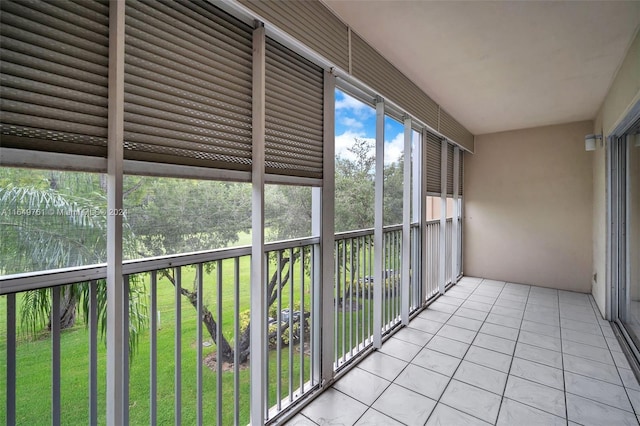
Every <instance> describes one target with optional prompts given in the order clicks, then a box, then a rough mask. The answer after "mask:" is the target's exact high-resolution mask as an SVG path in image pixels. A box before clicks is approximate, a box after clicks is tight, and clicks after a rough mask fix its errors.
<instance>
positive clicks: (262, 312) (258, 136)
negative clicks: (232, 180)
mask: <svg viewBox="0 0 640 426" xmlns="http://www.w3.org/2000/svg"><path fill="white" fill-rule="evenodd" d="M252 115H253V122H252V124H253V135H252V139H253V140H252V144H253V155H252V166H251V184H252V195H251V197H252V198H251V207H252V210H251V232H252V239H251V314H250V316H251V331H250V338H251V342H250V345H251V346H250V347H251V358H250V359H251V373H250V375H251V380H250V381H251V407H250V418H251V424H253V425H261V424H264V422H265V417H266V416H265V414H266V410H267V406H266V404H267V394H266V386H267V383H266V376H265V373H266V369H267V368H268V355H269V354H268V353H267V342H266V336H265V330H266V318H267V313H266V294H265V257H264V157H265V154H264V150H265V145H264V138H265V31H264V25H263V24H262V23H261V22H256V27H255V30H254V31H253V114H252ZM218 408H219V407H218Z"/></svg>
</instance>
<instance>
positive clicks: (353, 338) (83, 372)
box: [0, 236, 396, 425]
mask: <svg viewBox="0 0 640 426" xmlns="http://www.w3.org/2000/svg"><path fill="white" fill-rule="evenodd" d="M245 237H246V236H245ZM241 238H243V237H242V236H241ZM249 261H250V259H249V257H248V256H246V257H243V258H241V259H240V265H239V266H240V267H239V270H240V276H239V283H240V284H239V306H240V312H243V311H247V310H248V309H249V304H250V294H249V279H250V276H249V271H250V264H249ZM233 266H234V265H233V261H232V260H225V261H223V262H222V311H223V314H222V322H221V323H222V331H223V334H224V335H225V336H226V338H227V339H228V340H229V343H231V344H233V340H234V336H233V329H234V318H235V317H234V294H235V289H234V281H235V280H234V275H233V274H234V267H233ZM217 267H218V266H217V265H216V267H215V268H213V270H212V271H210V273H207V274H206V275H205V279H204V303H205V305H206V306H207V307H208V308H209V309H210V310H211V312H212V313H213V314H214V315H215V314H216V310H217V304H218V303H219V301H218V300H217V299H216V297H217V296H216V294H217V282H216V280H217V278H216V277H217V269H216V268H217ZM274 269H275V267H274V264H273V262H272V264H271V265H270V270H271V271H273V270H274ZM299 269H300V268H299V265H298V263H296V267H295V269H294V298H293V301H292V302H293V304H295V306H298V304H299V302H300V292H301V289H300V283H301V279H300V270H299ZM363 272H364V271H363ZM140 278H141V280H142V281H143V282H144V283H145V286H146V290H147V292H148V291H149V289H150V286H149V275H147V274H145V275H141V276H140ZM194 279H195V269H194V268H193V267H183V268H182V286H183V287H185V288H188V289H192V288H193V283H194ZM310 282H311V281H310V279H309V276H308V272H307V271H305V288H304V297H305V310H306V311H309V310H310V306H311V293H310ZM3 299H6V297H2V298H0V336H6V314H5V312H6V302H5V301H4V300H3ZM157 300H158V310H159V312H160V316H159V318H160V328H159V329H158V331H157V339H158V352H157V383H158V393H157V401H158V423H159V424H165V423H171V422H173V419H174V415H175V413H174V397H175V395H174V375H175V366H174V351H175V344H174V341H175V336H176V328H175V313H176V311H175V289H174V287H173V286H172V285H171V283H170V282H169V281H168V280H166V279H160V280H159V282H158V291H157ZM281 300H282V305H281V308H282V309H284V308H289V307H291V301H290V291H289V286H288V285H287V286H286V287H285V289H284V291H283V292H282V295H281ZM17 302H18V310H20V306H21V297H20V295H18V298H17ZM395 302H396V300H391V299H390V300H388V303H395ZM180 303H181V310H182V328H181V330H180V341H181V354H182V421H183V422H184V423H185V424H192V423H195V421H196V367H197V365H196V364H197V361H196V357H197V344H196V325H197V318H196V311H195V309H194V308H193V307H192V306H191V304H190V303H189V301H188V300H187V299H186V298H185V297H181V300H180ZM354 303H355V299H354ZM275 306H276V304H274V305H273V307H272V309H271V311H274V310H275ZM372 312H373V311H372V309H371V306H370V305H369V302H368V301H367V300H360V308H359V309H357V310H354V311H353V312H348V311H347V312H346V313H345V315H344V316H345V317H344V320H345V324H346V327H345V330H344V333H343V331H342V325H341V324H342V320H343V314H342V311H340V312H339V313H338V315H337V320H338V323H339V324H340V327H338V336H337V338H338V339H337V340H338V342H339V350H340V355H341V354H342V352H341V351H342V341H343V337H344V339H345V345H344V347H345V351H348V350H349V346H350V344H351V343H353V344H354V345H355V344H356V342H357V340H358V338H359V339H360V340H363V339H364V335H365V333H366V331H368V328H367V326H368V321H371V324H372V316H373V314H372ZM356 317H357V318H358V321H357V323H356ZM363 319H364V321H363ZM19 321H20V319H19V317H18V333H19V342H18V346H17V388H16V398H17V422H18V424H29V425H40V424H49V423H50V422H51V341H50V338H49V336H48V333H47V332H46V331H43V332H42V333H41V335H40V337H39V338H38V339H30V338H29V337H28V336H27V335H26V334H25V333H23V332H22V327H21V326H20V323H19ZM88 338H89V334H88V331H87V329H86V328H85V326H84V323H83V321H82V318H81V315H80V316H79V319H78V322H77V324H76V326H75V327H73V328H72V329H70V330H65V331H64V332H63V333H62V337H61V352H62V361H61V370H62V379H61V401H62V402H61V406H62V410H61V411H62V413H61V415H62V423H63V424H65V425H75V424H78V425H84V424H87V423H88V392H89V385H88V370H89V364H88V351H89V343H88ZM149 338H150V334H149V331H148V330H145V331H143V332H142V333H141V335H140V340H139V345H138V347H137V351H136V354H135V356H134V358H133V361H132V363H131V364H130V389H129V392H130V421H131V424H148V423H149V389H150V386H149V358H150V347H149ZM204 340H205V341H209V342H211V343H213V341H212V339H211V338H210V336H208V334H207V332H206V329H205V330H204ZM305 341H307V342H308V341H309V336H305ZM203 352H204V355H205V356H206V355H208V354H211V353H212V352H215V345H212V346H210V347H205V348H203ZM293 355H294V357H293V366H292V368H293V380H294V382H293V389H294V390H295V389H296V388H297V387H298V384H299V377H300V371H299V368H300V366H299V357H300V354H299V350H298V347H297V346H294V348H293ZM105 356H106V348H105V344H104V341H101V342H100V343H99V355H98V371H99V373H98V375H99V384H98V388H99V398H98V404H99V406H98V412H99V416H100V418H99V422H100V423H101V424H103V423H105V410H106V407H105V402H104V401H105V399H104V397H105V374H106V358H105ZM5 358H6V340H5V339H3V338H0V404H1V405H0V424H1V423H5V422H6V418H5V416H6V414H5V412H4V409H5V400H6V395H5V392H6V384H5V380H6V359H5ZM281 359H282V368H281V373H282V376H281V384H282V385H281V386H282V387H281V390H282V392H281V396H282V397H284V396H285V395H286V394H287V392H288V377H289V348H288V347H286V346H284V347H282V350H281ZM276 360H277V352H276V351H275V350H272V351H271V352H270V362H269V370H270V371H269V383H270V385H269V404H270V405H274V404H275V403H276V401H277V395H276V381H277V362H276ZM304 364H305V368H304V378H305V381H307V380H309V378H310V364H311V362H310V359H309V357H308V356H305V363H304ZM203 371H204V375H203V385H204V393H203V400H204V423H205V424H213V423H215V421H216V413H217V409H218V407H217V403H216V401H217V397H216V392H217V391H216V389H217V382H216V380H217V377H216V376H217V375H216V372H215V371H214V370H211V369H210V368H208V367H206V366H205V367H204V369H203ZM233 379H234V373H233V371H229V372H225V373H223V374H222V377H221V380H222V383H223V385H222V400H223V401H222V415H223V423H224V424H233V423H234V413H233V406H234V405H233V401H234V388H233ZM249 379H250V378H249V369H248V368H247V367H246V366H242V368H241V369H240V373H239V380H240V389H239V395H238V398H239V407H240V423H244V424H246V423H248V421H249V393H250V382H249Z"/></svg>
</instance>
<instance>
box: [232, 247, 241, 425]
mask: <svg viewBox="0 0 640 426" xmlns="http://www.w3.org/2000/svg"><path fill="white" fill-rule="evenodd" d="M233 335H234V339H233V424H234V425H237V424H240V258H239V257H235V258H233Z"/></svg>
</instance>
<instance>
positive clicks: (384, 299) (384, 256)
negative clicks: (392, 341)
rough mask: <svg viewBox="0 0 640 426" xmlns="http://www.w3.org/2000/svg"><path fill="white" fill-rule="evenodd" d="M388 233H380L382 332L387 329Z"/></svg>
mask: <svg viewBox="0 0 640 426" xmlns="http://www.w3.org/2000/svg"><path fill="white" fill-rule="evenodd" d="M388 237H389V236H388V235H387V234H386V233H383V234H382V253H383V254H382V284H381V287H382V307H381V310H382V333H384V332H385V331H386V329H387V296H388V293H387V289H386V284H387V282H386V280H385V277H384V276H385V270H386V266H387V262H386V259H387V256H388V250H389V244H388V242H387V239H388Z"/></svg>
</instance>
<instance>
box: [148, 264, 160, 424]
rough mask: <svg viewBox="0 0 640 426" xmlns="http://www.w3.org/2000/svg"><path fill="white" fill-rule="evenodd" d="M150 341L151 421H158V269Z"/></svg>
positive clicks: (153, 275)
mask: <svg viewBox="0 0 640 426" xmlns="http://www.w3.org/2000/svg"><path fill="white" fill-rule="evenodd" d="M150 297H151V303H150V304H151V312H150V313H149V318H150V328H151V331H150V333H149V334H150V336H149V338H150V342H149V346H150V348H149V420H150V421H149V423H150V424H152V425H155V424H157V423H158V271H151V294H150Z"/></svg>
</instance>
